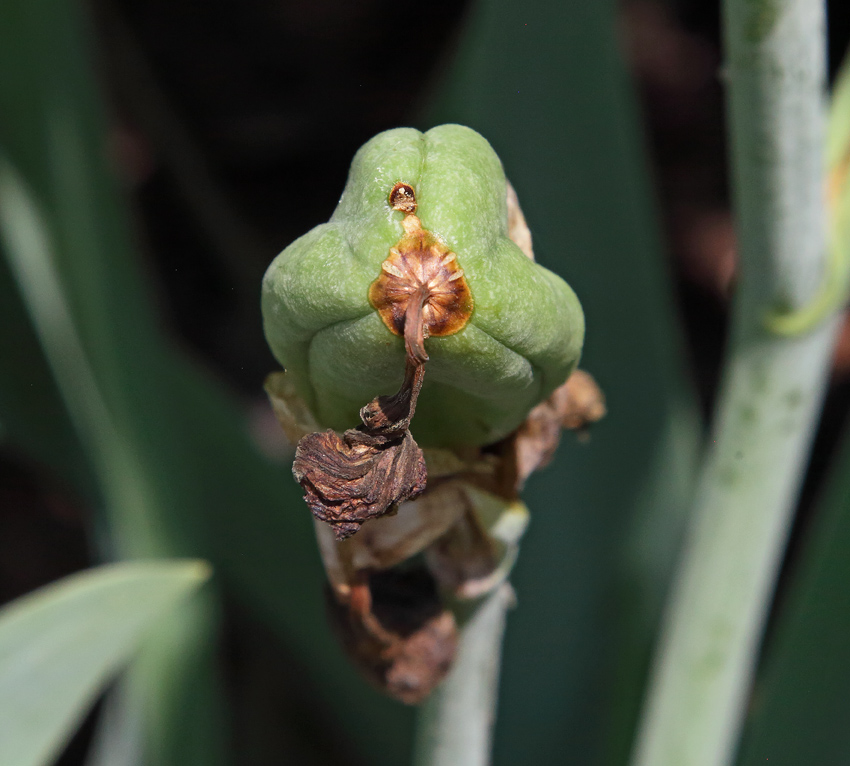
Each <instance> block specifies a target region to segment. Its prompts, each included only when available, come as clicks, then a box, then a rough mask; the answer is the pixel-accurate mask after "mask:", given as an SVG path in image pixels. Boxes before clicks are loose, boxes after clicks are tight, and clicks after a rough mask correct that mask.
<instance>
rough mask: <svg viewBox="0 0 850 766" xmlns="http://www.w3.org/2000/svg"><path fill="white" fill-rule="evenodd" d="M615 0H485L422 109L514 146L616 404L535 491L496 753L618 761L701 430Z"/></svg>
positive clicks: (533, 207)
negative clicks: (431, 102) (431, 101)
mask: <svg viewBox="0 0 850 766" xmlns="http://www.w3.org/2000/svg"><path fill="white" fill-rule="evenodd" d="M615 10H616V9H615V3H614V2H611V0H608V1H607V2H595V3H583V2H568V3H564V2H558V1H557V0H531V1H530V2H524V3H512V2H509V1H508V0H481V2H479V3H477V4H476V5H475V7H474V9H473V13H472V15H471V17H470V20H469V24H468V27H467V29H466V32H465V34H464V37H463V40H462V43H461V46H460V51H459V54H458V56H457V60H456V61H455V63H454V65H453V66H452V68H451V70H450V72H449V73H448V75H447V76H446V78H445V81H444V84H443V87H442V88H441V89H440V90H439V92H438V97H437V102H436V107H435V109H434V111H433V112H431V113H429V115H428V123H427V124H426V125H425V126H423V127H427V126H429V125H430V124H434V123H439V122H449V121H451V122H461V123H464V124H467V125H469V126H470V127H472V128H474V129H475V130H478V131H480V132H481V134H482V135H484V136H485V137H486V138H487V139H488V140H489V141H490V142H491V143H492V144H493V146H494V148H495V149H496V151H497V153H498V154H499V156H500V157H501V158H502V160H503V162H504V165H505V169H506V172H507V175H508V177H509V178H510V179H511V182H512V183H513V185H514V186H515V188H516V190H517V193H518V195H519V199H520V202H521V204H522V206H523V210H524V212H525V214H526V217H527V219H528V223H529V226H530V228H531V231H532V234H533V235H534V243H535V254H536V255H537V258H538V260H540V261H541V262H542V263H543V265H545V266H547V267H549V268H551V269H553V270H554V271H556V272H558V273H559V274H560V275H561V276H563V277H564V278H565V279H566V280H567V281H568V282H569V283H570V285H571V286H572V287H573V288H574V289H575V291H576V293H577V294H578V296H579V298H580V300H581V302H582V305H583V307H584V310H585V314H586V317H587V340H586V343H585V355H584V358H583V360H582V363H581V366H582V367H583V368H584V369H587V370H589V371H590V372H591V373H592V374H593V375H594V376H596V378H597V379H598V381H599V382H600V384H601V386H602V388H603V390H604V391H605V394H606V396H607V398H608V408H609V414H608V416H607V417H606V419H605V420H604V421H603V422H602V423H601V424H599V426H598V427H596V428H594V429H593V433H592V439H591V441H590V444H589V445H581V444H577V443H576V442H575V440H574V439H573V438H572V437H570V436H567V437H566V438H565V440H564V441H565V444H564V445H563V447H562V448H561V450H560V451H559V455H558V458H557V460H556V462H555V464H554V465H553V466H552V467H551V468H549V469H548V470H547V471H545V472H544V473H542V474H541V475H540V476H539V477H538V478H536V479H534V480H532V482H531V483H530V486H529V489H528V491H527V493H526V499H527V502H528V506H529V508H530V510H531V525H530V527H529V531H528V534H527V535H526V538H525V539H524V541H523V548H522V552H521V554H520V557H519V562H518V564H517V567H516V570H515V571H516V574H515V576H514V578H513V581H514V584H515V586H516V589H517V593H518V597H519V605H518V608H517V609H516V610H515V611H514V612H513V613H511V615H510V616H509V617H508V631H507V637H506V647H505V655H504V671H503V681H502V695H501V701H500V705H499V721H498V725H497V727H496V740H495V762H496V763H497V764H500V763H504V764H508V763H518V762H534V763H559V762H563V760H564V758H565V754H566V753H569V754H570V758H571V759H572V760H573V761H575V762H576V763H582V764H593V763H600V762H603V761H606V760H607V761H608V762H612V763H620V762H623V761H624V760H625V758H626V755H627V752H628V747H629V743H630V741H631V732H632V729H633V727H634V723H635V719H636V714H637V707H638V704H639V701H640V697H641V694H642V685H643V677H644V674H645V670H646V665H647V662H648V656H649V648H650V645H651V640H652V638H653V635H654V631H655V629H656V626H657V621H658V617H659V614H660V609H661V604H662V600H663V596H664V592H665V590H666V587H667V582H668V578H669V573H670V569H671V566H672V562H673V560H674V556H675V552H676V550H677V545H678V541H679V538H680V533H681V529H682V523H683V520H684V514H685V511H686V509H687V508H688V506H689V496H690V493H691V488H692V477H693V473H694V468H695V462H696V453H697V449H698V442H699V438H700V425H699V418H698V416H697V413H696V409H695V406H694V395H693V392H692V390H691V387H690V385H689V383H688V381H687V379H686V376H685V372H684V370H683V364H682V340H681V338H680V337H679V335H678V332H677V329H676V321H675V320H676V317H675V312H674V309H673V305H672V288H671V284H670V281H669V278H668V274H667V266H666V264H665V261H664V258H663V253H662V248H661V246H660V241H659V240H660V237H659V232H658V224H657V219H656V209H655V206H654V204H653V194H652V190H651V187H650V185H649V183H648V179H647V173H646V167H645V159H644V158H645V150H644V147H643V144H642V137H641V130H640V126H639V123H638V119H637V110H636V106H635V97H634V93H633V91H632V88H631V85H630V83H629V81H628V78H627V75H626V71H625V67H624V65H623V61H622V59H621V55H620V52H619V50H618V39H617V34H616V32H617V23H616V14H615Z"/></svg>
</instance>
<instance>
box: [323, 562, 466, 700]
mask: <svg viewBox="0 0 850 766" xmlns="http://www.w3.org/2000/svg"><path fill="white" fill-rule="evenodd" d="M359 577H360V579H359V582H357V583H355V584H353V586H352V588H351V595H350V598H349V599H348V600H347V602H340V601H339V600H338V599H337V598H335V597H334V596H333V594H332V593H331V592H330V589H329V591H328V598H327V603H328V610H329V613H330V618H331V623H332V624H333V626H334V628H335V630H336V632H337V634H338V635H339V637H340V639H341V641H342V644H343V646H344V647H345V650H346V651H347V653H348V654H349V656H350V657H351V658H352V660H354V662H355V664H356V665H357V666H358V667H359V668H360V670H361V671H362V672H363V673H364V674H365V675H366V677H367V678H368V679H369V680H370V681H372V683H374V684H375V685H376V686H378V687H379V688H381V689H383V690H384V691H386V692H387V693H388V694H390V695H391V696H392V697H395V698H396V699H397V700H400V701H401V702H404V703H406V704H408V705H416V704H419V703H420V702H422V701H423V700H424V699H425V698H426V697H427V696H428V695H429V694H430V693H431V691H432V690H433V689H434V687H435V686H437V684H439V683H440V681H442V680H443V679H444V678H445V676H446V674H447V673H448V671H449V668H450V667H451V664H452V660H453V659H454V656H455V652H456V650H457V626H456V624H455V620H454V617H453V615H452V613H451V612H450V611H448V610H447V609H445V608H444V607H443V605H442V604H441V603H440V598H439V594H438V592H437V588H436V585H435V583H434V579H433V577H432V576H431V575H430V574H429V573H428V571H427V570H426V569H424V568H423V567H417V568H412V569H406V570H387V571H384V572H372V573H371V574H370V573H368V572H361V573H360V574H359Z"/></svg>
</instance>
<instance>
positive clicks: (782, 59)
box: [632, 0, 836, 766]
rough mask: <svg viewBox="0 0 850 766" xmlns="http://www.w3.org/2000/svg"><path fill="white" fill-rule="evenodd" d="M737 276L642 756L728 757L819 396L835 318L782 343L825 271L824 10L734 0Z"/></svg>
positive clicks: (673, 761)
mask: <svg viewBox="0 0 850 766" xmlns="http://www.w3.org/2000/svg"><path fill="white" fill-rule="evenodd" d="M724 14H725V31H726V52H727V67H726V76H727V80H728V86H729V106H730V132H731V145H732V156H733V166H734V196H735V203H736V211H737V220H738V240H739V254H740V265H741V267H740V278H739V283H738V291H737V296H736V300H735V307H734V317H733V329H732V336H731V339H730V350H729V354H728V359H727V365H726V368H725V372H724V379H723V384H722V387H721V395H720V401H719V404H718V409H717V416H716V421H715V424H714V429H713V434H712V439H711V443H710V445H709V448H708V450H707V455H706V460H705V464H704V467H703V471H702V475H701V480H700V485H699V489H698V492H697V497H696V501H695V503H696V504H695V508H694V516H693V519H692V527H691V529H690V535H689V538H688V541H687V543H686V546H685V550H684V554H683V560H682V562H681V565H680V569H679V573H678V577H677V578H676V581H675V585H674V588H673V593H672V596H671V601H670V604H669V608H668V611H667V614H666V617H665V623H664V626H663V632H662V637H661V643H660V647H659V651H658V654H657V656H656V662H655V667H654V669H653V673H652V677H651V680H650V685H649V692H648V698H647V700H646V703H645V709H644V715H643V719H642V721H641V726H640V728H639V733H638V740H637V745H636V749H635V752H634V754H633V761H632V763H633V764H634V766H721V765H722V764H728V763H730V762H731V760H732V758H733V756H734V752H735V748H736V743H737V739H738V736H739V732H740V728H741V724H742V719H743V715H744V710H745V705H746V701H747V695H748V691H749V688H750V683H751V678H752V674H753V670H754V664H755V661H756V655H757V651H758V645H759V639H760V635H761V631H762V627H763V624H764V620H765V616H766V614H767V611H768V609H769V607H770V602H771V596H772V591H773V584H774V580H775V577H776V573H777V570H778V567H779V564H780V561H781V558H782V553H783V549H784V546H785V541H786V537H787V533H788V528H789V525H790V521H791V519H792V517H793V509H794V506H795V501H796V498H797V494H798V490H799V485H800V480H801V476H802V473H803V471H804V469H805V466H806V457H807V453H808V449H809V445H810V442H811V438H812V433H813V430H814V425H815V422H816V418H817V414H818V411H819V406H820V403H821V399H822V396H823V389H824V382H825V377H826V373H827V367H828V363H829V356H830V349H831V347H832V342H833V339H834V335H835V329H836V318H835V311H833V312H832V313H831V314H829V315H828V316H827V318H826V320H825V321H824V322H822V323H821V324H820V325H819V326H817V327H815V328H814V329H813V331H812V332H811V333H809V334H807V335H796V336H791V337H780V336H778V335H775V334H771V332H770V331H769V330H768V329H767V327H766V319H767V317H768V314H769V313H773V314H774V315H775V314H776V312H778V311H784V312H789V311H799V310H800V309H801V308H802V307H805V306H806V305H807V304H808V303H809V302H810V301H811V300H812V299H813V296H815V295H816V294H817V293H818V290H819V286H820V284H821V282H822V280H823V279H824V276H825V274H826V273H827V248H826V232H825V221H826V216H825V209H824V201H825V194H824V173H823V169H824V135H825V129H824V120H823V117H824V114H825V109H824V93H825V76H824V68H825V66H824V65H825V40H824V9H823V4H822V3H821V2H817V0H725V2H724Z"/></svg>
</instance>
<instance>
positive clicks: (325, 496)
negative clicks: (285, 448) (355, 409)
mask: <svg viewBox="0 0 850 766" xmlns="http://www.w3.org/2000/svg"><path fill="white" fill-rule="evenodd" d="M422 365H423V362H421V361H419V360H416V359H413V358H410V357H409V358H408V362H407V374H406V375H405V380H404V383H403V384H402V387H401V390H400V391H399V392H398V393H397V394H394V395H393V396H379V397H377V398H376V399H373V400H372V401H371V402H369V404H367V405H366V406H365V407H364V408H363V409H362V410H360V418H361V420H362V421H363V425H362V426H359V427H358V428H351V429H349V430H348V431H346V432H345V433H344V434H343V435H342V436H339V434H337V433H336V432H335V431H331V430H327V431H324V432H322V433H312V434H307V436H305V437H303V438H302V439H301V441H299V442H298V447H297V448H296V450H295V461H294V462H293V464H292V473H293V474H294V475H295V478H296V480H297V481H298V483H299V484H300V485H301V486H302V487H303V488H304V499H305V500H306V501H307V505H308V506H309V507H310V511H311V512H312V513H313V516H315V517H316V518H317V519H319V520H320V521H325V522H327V523H328V524H330V525H331V526H332V527H333V530H334V533H335V535H336V539H337V540H345V539H346V538H347V537H351V535H353V534H354V533H355V532H357V530H358V529H360V526H361V525H362V524H363V523H364V522H366V521H368V520H369V519H375V518H379V517H380V516H384V515H386V514H388V513H390V514H391V513H394V512H395V510H396V506H397V505H398V504H399V503H401V502H404V501H405V500H410V499H412V498H414V497H416V496H417V495H420V494H421V493H422V492H423V491H424V489H425V479H426V468H425V458H424V456H423V455H422V450H421V449H419V446H418V445H417V444H416V442H415V441H414V440H413V437H412V436H411V435H410V432H409V431H408V430H407V429H408V426H409V425H410V419H411V418H412V417H413V413H414V410H415V407H416V399H417V397H418V395H419V390H420V388H421V387H422V377H423V375H424V367H423V366H422Z"/></svg>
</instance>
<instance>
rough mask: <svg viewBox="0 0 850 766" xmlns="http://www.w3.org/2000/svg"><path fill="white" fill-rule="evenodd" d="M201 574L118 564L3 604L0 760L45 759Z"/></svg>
mask: <svg viewBox="0 0 850 766" xmlns="http://www.w3.org/2000/svg"><path fill="white" fill-rule="evenodd" d="M208 576H209V567H208V566H207V565H206V564H204V563H203V562H199V561H181V562H174V561H172V562H156V563H154V562H149V563H146V562H134V563H125V564H115V565H109V566H103V567H100V568H98V569H95V570H93V571H90V572H85V573H83V574H79V575H74V576H72V577H68V578H66V579H64V580H62V581H60V582H58V583H56V584H53V585H49V586H47V587H45V588H42V589H40V590H38V591H36V592H35V593H33V594H31V595H29V596H25V597H24V598H21V599H19V600H18V601H15V602H13V603H12V604H10V605H8V606H6V607H5V608H4V609H2V610H0V763H2V764H5V765H6V766H37V765H38V764H46V763H49V762H50V761H51V759H52V758H53V757H55V756H56V754H57V752H58V751H59V749H60V748H61V747H62V745H63V744H64V742H65V741H66V739H67V737H68V736H69V734H70V733H71V732H72V731H73V729H74V727H75V726H76V724H77V723H78V722H79V721H80V719H81V718H82V717H83V715H85V713H86V712H87V710H88V708H89V706H90V705H91V703H92V702H93V701H94V699H95V697H96V696H97V694H98V693H99V692H100V691H101V690H102V689H103V686H104V684H105V683H106V682H107V681H108V680H109V679H110V677H111V676H112V675H113V674H114V673H115V672H116V671H117V670H118V669H119V668H120V667H121V666H122V665H123V664H124V663H126V662H127V661H128V660H129V659H130V657H131V656H132V654H133V652H134V651H135V650H136V648H137V647H138V645H139V643H140V642H141V640H142V639H143V638H144V637H145V635H146V634H147V633H148V632H149V631H150V629H151V627H152V626H153V625H155V623H156V621H157V620H158V619H159V618H160V617H161V616H163V615H165V614H166V613H167V611H168V610H169V609H170V608H172V607H173V606H174V605H175V604H176V603H177V602H178V601H180V600H181V599H182V598H185V597H186V596H187V595H188V594H189V593H191V592H192V591H193V590H194V589H196V588H197V587H198V586H200V585H201V583H202V582H203V581H204V580H206V579H207V577H208Z"/></svg>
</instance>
